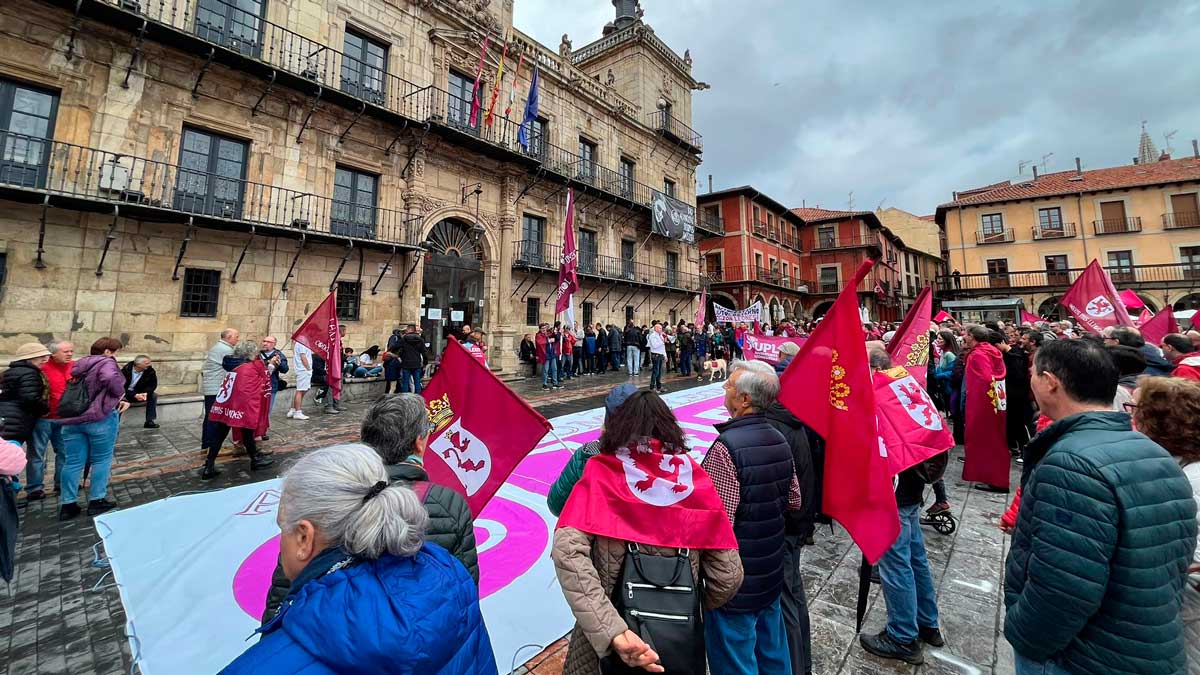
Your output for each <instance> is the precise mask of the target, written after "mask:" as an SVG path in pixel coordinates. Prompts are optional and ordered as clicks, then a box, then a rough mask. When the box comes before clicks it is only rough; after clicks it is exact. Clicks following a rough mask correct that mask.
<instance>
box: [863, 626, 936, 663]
mask: <svg viewBox="0 0 1200 675" xmlns="http://www.w3.org/2000/svg"><path fill="white" fill-rule="evenodd" d="M858 642H859V643H860V644H861V645H862V647H863V649H865V650H867V651H868V652H870V653H872V654H874V655H875V656H879V657H882V658H885V659H897V660H899V661H903V662H905V663H910V664H912V665H914V666H919V665H921V664H922V663H925V655H924V654H922V653H921V643H920V642H918V641H916V640H913V641H912V642H910V643H908V644H907V645H905V644H901V643H899V642H897V641H896V640H895V639H893V638H892V636H891V635H888V632H887V629H886V628H885V629H884V630H882V631H880V632H879V634H878V635H859V636H858Z"/></svg>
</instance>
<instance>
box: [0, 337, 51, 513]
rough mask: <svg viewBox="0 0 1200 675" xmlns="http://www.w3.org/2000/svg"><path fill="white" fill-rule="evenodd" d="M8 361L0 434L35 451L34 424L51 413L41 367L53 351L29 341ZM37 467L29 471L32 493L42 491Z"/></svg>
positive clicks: (1, 386)
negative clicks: (36, 471)
mask: <svg viewBox="0 0 1200 675" xmlns="http://www.w3.org/2000/svg"><path fill="white" fill-rule="evenodd" d="M15 357H16V358H14V359H13V360H12V361H11V362H10V363H9V364H8V370H6V371H4V375H2V376H0V418H2V421H0V437H2V438H4V439H5V440H8V441H16V442H17V443H24V444H25V448H26V455H27V456H30V455H31V454H32V453H33V447H32V445H31V440H32V438H33V427H34V424H35V423H36V422H37V421H38V419H40V418H41V417H43V416H44V415H45V414H46V413H48V412H50V404H49V402H48V401H47V400H46V392H47V391H48V389H49V385H48V384H47V382H46V376H45V375H43V374H42V370H41V366H42V364H43V363H45V362H46V361H49V360H50V350H49V349H46V347H45V345H41V344H38V343H36V342H29V343H27V344H23V345H21V346H20V347H18V348H17V353H16V355H15ZM33 474H34V472H33V467H32V464H31V465H30V470H29V483H30V486H29V492H28V494H32V493H33V492H34V490H37V491H41V485H40V483H41V480H40V479H39V480H37V481H36V482H37V483H39V484H38V485H34V483H35V480H34V479H35V476H34V475H33Z"/></svg>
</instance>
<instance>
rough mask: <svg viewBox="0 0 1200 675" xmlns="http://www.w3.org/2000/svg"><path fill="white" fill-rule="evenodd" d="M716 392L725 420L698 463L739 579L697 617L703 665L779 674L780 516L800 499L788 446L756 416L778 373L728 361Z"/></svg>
mask: <svg viewBox="0 0 1200 675" xmlns="http://www.w3.org/2000/svg"><path fill="white" fill-rule="evenodd" d="M724 389H725V409H726V410H728V411H729V415H730V416H731V417H732V418H733V419H731V420H729V421H728V422H724V423H722V424H718V425H717V427H716V428H717V431H718V432H719V433H720V435H719V436H718V437H717V440H716V441H715V442H713V444H712V447H711V448H709V450H708V454H706V455H705V457H704V462H703V464H702V466H703V467H704V469H705V471H707V472H708V475H709V477H711V478H712V482H713V486H714V487H715V488H716V490H717V494H718V495H720V497H721V501H722V503H724V505H725V512H726V514H727V515H728V516H729V520H730V522H732V523H733V533H734V536H736V537H737V540H738V552H739V555H740V556H741V559H742V567H743V568H744V570H745V577H744V579H743V581H742V587H741V589H739V590H738V593H737V595H735V596H734V597H733V599H731V600H730V601H729V602H728V603H727V604H725V605H724V606H722V607H721V608H720V609H715V610H708V611H706V612H705V625H704V635H705V643H706V644H707V647H708V658H709V666H710V668H711V670H712V672H714V673H741V672H751V673H755V672H763V673H787V672H790V669H791V657H790V655H789V652H788V642H787V637H786V633H785V626H784V620H783V612H782V609H781V606H780V598H781V596H782V594H783V585H784V569H783V566H784V536H785V529H786V524H785V518H784V516H785V514H786V513H787V512H788V511H797V510H799V509H800V506H801V501H800V485H799V483H798V481H797V480H796V469H795V466H794V464H793V462H792V451H791V447H790V446H789V445H788V442H787V439H785V438H784V437H783V435H782V434H780V433H779V432H778V431H777V430H775V428H774V427H772V426H771V425H770V423H768V421H767V419H766V416H765V415H764V411H765V410H766V409H767V408H769V407H770V406H771V405H772V404H774V403H775V399H776V398H777V397H778V396H779V376H777V375H776V374H775V369H774V368H772V367H771V366H770V365H768V364H767V363H765V362H763V361H736V362H734V363H733V364H732V366H731V367H730V370H729V378H728V379H727V380H726V381H725V385H724Z"/></svg>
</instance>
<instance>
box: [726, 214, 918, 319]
mask: <svg viewBox="0 0 1200 675" xmlns="http://www.w3.org/2000/svg"><path fill="white" fill-rule="evenodd" d="M792 215H794V216H796V217H798V218H799V219H801V220H802V221H803V222H804V225H803V226H802V227H801V228H800V246H801V247H802V248H803V249H804V250H805V251H808V252H809V253H808V255H806V256H804V257H803V258H802V260H801V266H800V275H801V276H802V277H803V278H806V279H812V280H813V282H812V283H811V284H810V285H809V291H810V292H809V293H807V294H806V295H805V300H804V306H803V307H804V312H803V314H804V315H806V316H812V317H819V316H821V315H823V314H824V313H825V312H827V311H828V310H829V308H830V307H831V306H832V305H833V301H834V299H835V298H836V297H837V294H838V292H840V291H841V289H842V285H843V284H845V283H846V282H847V281H848V280H849V279H850V277H851V276H853V275H854V271H855V270H856V269H858V266H859V265H860V264H861V263H862V261H863V260H865V259H866V257H867V248H868V247H869V246H878V247H880V248H881V249H882V250H883V258H882V259H881V260H880V261H879V263H877V264H876V265H875V268H874V269H873V270H872V271H871V273H870V274H869V275H867V278H866V279H864V280H863V281H862V283H861V284H859V286H858V296H859V306H860V307H865V308H866V313H867V315H868V316H869V317H870V319H871V320H872V321H899V320H901V319H902V318H903V316H904V311H903V308H902V305H901V297H902V295H901V294H902V286H903V284H902V279H903V272H902V263H901V256H902V255H903V252H904V250H905V249H904V242H903V241H902V240H901V239H900V237H898V236H896V235H895V234H894V233H893V232H892V231H891V230H889V229H888V228H887V227H885V226H884V225H883V223H881V222H880V221H879V218H878V216H876V215H875V214H874V213H872V212H870V211H831V210H828V209H817V208H800V209H792ZM726 236H728V235H726Z"/></svg>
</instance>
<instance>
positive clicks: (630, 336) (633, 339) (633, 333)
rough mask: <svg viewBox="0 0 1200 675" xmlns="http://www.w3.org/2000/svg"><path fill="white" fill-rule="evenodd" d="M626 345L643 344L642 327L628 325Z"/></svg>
mask: <svg viewBox="0 0 1200 675" xmlns="http://www.w3.org/2000/svg"><path fill="white" fill-rule="evenodd" d="M624 338H625V346H626V347H641V346H642V329H641V328H638V327H637V326H626V327H625V332H624Z"/></svg>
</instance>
